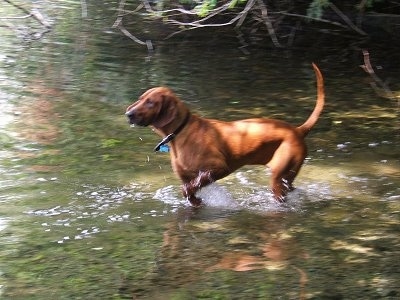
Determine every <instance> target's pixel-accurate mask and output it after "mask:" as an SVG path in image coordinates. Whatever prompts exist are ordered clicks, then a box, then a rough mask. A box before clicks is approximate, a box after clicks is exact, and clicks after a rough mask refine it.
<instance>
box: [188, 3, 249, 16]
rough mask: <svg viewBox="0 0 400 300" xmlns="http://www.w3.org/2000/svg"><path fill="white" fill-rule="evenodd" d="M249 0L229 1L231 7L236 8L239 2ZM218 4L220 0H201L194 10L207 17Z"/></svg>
mask: <svg viewBox="0 0 400 300" xmlns="http://www.w3.org/2000/svg"><path fill="white" fill-rule="evenodd" d="M180 2H181V3H184V2H186V3H188V2H190V0H180ZM246 2H247V0H231V1H229V8H231V9H232V8H235V7H236V6H238V5H239V4H243V3H246ZM217 4H218V0H203V1H200V2H199V4H198V5H197V6H196V7H195V8H194V10H195V11H196V13H197V15H198V16H199V17H202V18H204V17H206V16H208V15H209V14H210V13H211V11H212V10H213V9H215V8H216V7H217Z"/></svg>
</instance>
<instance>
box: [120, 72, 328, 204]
mask: <svg viewBox="0 0 400 300" xmlns="http://www.w3.org/2000/svg"><path fill="white" fill-rule="evenodd" d="M313 68H314V71H315V74H316V77H317V90H318V97H317V103H316V106H315V108H314V111H313V112H312V113H311V115H310V116H309V118H308V119H307V121H306V122H305V123H304V124H303V125H301V126H299V127H294V126H292V125H289V124H288V123H286V122H284V121H279V120H273V119H247V120H239V121H234V122H223V121H218V120H212V119H205V118H201V117H199V116H196V115H193V114H192V113H191V112H190V111H189V109H188V108H187V107H186V106H185V105H184V104H183V102H182V101H181V100H180V99H179V98H178V97H177V96H176V95H175V94H174V93H173V92H172V91H171V90H170V89H169V88H166V87H156V88H152V89H150V90H148V91H146V92H145V93H144V94H143V95H142V96H140V98H139V100H138V101H137V102H135V103H133V104H132V105H130V106H129V107H128V108H127V110H126V116H127V117H128V118H129V123H130V124H135V125H139V126H149V125H151V126H152V127H153V128H154V129H155V131H156V133H157V134H159V135H160V136H162V137H163V138H164V139H163V140H162V141H161V142H160V143H159V144H158V145H157V147H156V148H155V151H158V150H159V148H160V147H161V146H163V145H165V144H166V143H170V145H171V163H172V167H173V169H174V171H175V173H176V174H177V175H178V176H179V178H180V179H181V180H182V182H183V195H184V196H185V197H186V198H187V199H188V200H189V201H190V203H191V204H192V205H193V206H200V204H201V199H200V198H198V197H196V192H197V191H198V190H199V189H201V188H202V187H204V186H206V185H208V184H210V183H211V182H213V181H216V180H218V179H221V178H223V177H225V176H227V175H229V174H230V173H232V172H233V171H235V170H237V169H238V168H240V167H242V166H244V165H255V164H261V165H266V166H268V167H269V168H270V170H271V188H272V193H273V194H274V196H275V199H277V200H278V201H283V200H284V196H285V195H286V194H287V192H288V191H290V190H292V189H293V186H292V183H293V180H294V179H295V177H296V175H297V173H298V172H299V170H300V168H301V165H302V164H303V161H304V158H305V157H306V155H307V146H306V144H305V142H304V138H305V136H306V135H307V134H308V132H309V131H310V129H311V128H312V127H313V126H314V125H315V123H316V122H317V120H318V118H319V115H320V113H321V111H322V109H323V107H324V103H325V100H324V98H325V94H324V84H323V77H322V74H321V72H320V70H319V69H318V67H317V66H316V65H315V64H313Z"/></svg>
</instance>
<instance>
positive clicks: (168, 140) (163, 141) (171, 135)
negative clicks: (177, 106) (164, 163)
mask: <svg viewBox="0 0 400 300" xmlns="http://www.w3.org/2000/svg"><path fill="white" fill-rule="evenodd" d="M190 116H191V113H190V112H188V113H187V114H186V117H185V118H184V119H183V121H182V123H181V124H180V125H179V126H178V127H177V128H176V129H175V130H174V131H173V132H172V133H170V134H167V135H166V136H165V138H163V139H162V140H161V142H159V143H158V144H157V146H156V147H155V148H154V151H155V152H157V151H160V148H161V147H162V146H164V145H165V144H168V143H169V142H170V141H172V140H173V139H174V138H175V137H176V136H177V135H178V134H179V132H181V131H182V129H183V128H184V127H185V126H186V124H187V123H188V122H189V119H190ZM165 134H166V133H165Z"/></svg>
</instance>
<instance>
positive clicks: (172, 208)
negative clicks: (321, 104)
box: [0, 1, 400, 299]
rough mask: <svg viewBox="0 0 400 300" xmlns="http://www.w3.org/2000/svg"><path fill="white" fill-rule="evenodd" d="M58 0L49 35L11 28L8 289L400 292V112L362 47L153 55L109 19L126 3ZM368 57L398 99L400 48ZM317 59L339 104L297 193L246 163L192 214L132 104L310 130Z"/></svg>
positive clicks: (231, 295) (7, 53)
mask: <svg viewBox="0 0 400 300" xmlns="http://www.w3.org/2000/svg"><path fill="white" fill-rule="evenodd" d="M44 4H46V5H45V6H42V7H41V8H42V10H41V11H42V12H43V13H46V15H47V16H49V18H50V19H51V21H52V23H53V24H54V28H53V29H52V31H51V32H48V33H47V34H45V36H44V37H43V38H42V39H40V40H33V41H30V42H29V43H28V42H24V41H22V40H21V38H20V37H19V36H18V35H17V34H15V32H12V31H10V30H9V29H7V28H2V27H0V30H1V39H2V43H1V46H0V49H1V51H0V52H1V53H2V54H1V55H0V77H1V81H0V86H1V91H0V105H1V111H0V141H1V144H2V148H1V150H0V185H1V194H0V205H1V211H0V244H1V247H0V295H1V297H2V298H4V299H45V298H52V299H95V298H96V299H98V298H100V299H132V298H134V299H142V298H148V299H199V298H200V299H201V298H204V299H246V298H249V299H250V298H252V299H253V298H255V299H299V298H301V299H326V298H336V299H361V298H363V299H368V298H387V299H396V298H398V297H399V295H400V289H399V284H398V283H399V281H400V274H399V269H400V266H399V262H398V257H399V251H400V248H399V245H400V240H399V236H400V235H399V229H400V227H399V214H400V205H399V200H400V188H399V186H400V185H399V183H400V166H399V153H398V149H399V144H400V143H399V135H398V133H399V132H398V128H399V127H398V125H399V123H398V107H397V106H396V105H397V103H396V102H395V101H393V100H389V99H386V98H381V97H378V96H377V94H376V93H375V91H374V90H373V89H372V88H371V87H370V85H369V83H368V76H367V75H366V74H365V73H363V72H362V70H360V68H359V65H360V64H362V57H360V56H359V53H358V52H357V51H354V52H353V53H352V55H348V56H346V57H343V53H346V51H348V50H346V51H343V52H341V50H340V49H339V50H338V49H336V48H329V47H328V48H327V49H318V50H317V51H315V50H314V51H313V50H310V49H308V50H309V51H306V50H307V49H300V51H296V50H293V51H282V50H272V49H265V48H263V47H260V48H255V49H250V54H249V55H244V54H243V53H242V52H241V51H240V50H239V49H238V48H237V45H236V44H235V43H234V39H233V40H230V39H228V40H229V42H228V41H219V42H218V41H217V40H216V39H214V40H213V41H208V42H204V43H203V42H202V43H200V42H196V41H185V42H182V41H180V40H171V41H164V42H159V43H157V45H156V50H155V52H154V54H153V55H151V56H149V54H148V53H147V51H146V49H143V48H140V47H139V46H138V45H135V44H133V43H131V42H130V41H129V40H127V39H126V38H124V37H121V35H119V34H118V33H117V32H115V31H112V30H110V26H111V25H112V23H113V21H114V18H115V16H114V14H113V13H105V12H113V9H114V8H115V7H116V3H114V2H107V3H104V4H102V5H99V6H96V7H91V6H90V5H89V7H88V17H87V18H82V10H81V5H80V4H81V2H80V1H75V2H74V1H66V2H63V1H59V2H58V3H57V4H52V5H50V4H49V3H44V2H40V1H39V2H37V5H39V6H40V5H44ZM0 11H1V12H2V14H4V13H9V12H7V11H5V12H4V11H3V10H0ZM370 51H371V53H373V54H374V56H373V58H374V62H376V63H377V64H380V65H382V66H383V69H382V70H381V71H380V72H379V75H380V76H381V77H382V78H383V79H385V80H388V82H389V83H390V84H389V85H390V87H391V88H392V90H393V92H394V93H395V95H397V94H398V90H399V83H398V82H397V78H398V77H399V73H398V65H396V61H397V62H398V61H399V60H396V59H395V58H394V57H393V55H394V54H395V53H391V52H390V51H388V52H382V51H378V50H376V51H373V49H372V48H371V50H370ZM305 52H307V54H306V55H305V54H304V53H305ZM338 52H339V53H338ZM339 58H340V59H339ZM311 61H316V62H317V63H318V64H319V66H320V67H321V69H322V71H323V73H324V76H325V81H326V92H327V98H326V100H327V105H326V109H325V110H324V112H323V115H322V117H321V119H320V121H319V122H318V124H317V126H316V127H315V128H314V129H313V130H312V132H311V134H310V135H309V137H308V138H307V143H308V145H309V155H308V157H307V160H306V162H305V165H304V167H303V169H302V170H301V172H300V174H299V176H298V178H297V179H296V181H295V184H296V188H297V189H296V190H295V191H294V192H292V193H291V194H290V195H289V196H288V201H287V202H286V203H285V204H283V205H280V204H278V203H276V202H275V201H274V200H273V198H272V196H271V193H270V192H269V190H268V186H267V184H268V170H266V169H265V168H263V167H244V168H242V169H240V170H239V171H237V172H235V173H234V174H232V175H230V176H228V177H227V178H225V179H223V180H220V181H219V182H218V183H215V184H213V185H211V186H209V187H207V188H206V189H204V190H202V191H201V196H202V197H203V198H204V200H205V204H206V205H205V207H203V208H201V209H192V208H191V207H190V206H189V205H188V203H187V201H186V200H185V199H183V198H182V196H181V191H180V182H179V181H178V180H177V179H176V177H175V176H174V175H173V173H172V170H171V167H170V164H169V157H168V154H163V153H153V152H152V149H153V148H154V146H155V145H156V144H157V143H158V142H159V137H157V136H156V135H155V134H154V133H153V132H152V131H151V130H150V129H149V128H137V127H134V128H130V127H129V125H128V124H127V121H126V119H125V117H124V115H123V114H124V111H125V107H126V106H127V105H129V104H130V103H131V102H132V101H134V100H135V99H137V97H138V96H139V95H140V94H141V93H142V92H144V91H145V90H146V89H147V88H149V87H152V86H157V85H168V86H170V87H171V88H172V89H174V91H176V92H177V94H178V95H179V96H180V97H181V98H182V99H184V100H185V102H186V103H187V104H188V105H189V106H190V107H191V109H192V110H193V111H195V112H196V113H198V114H199V115H202V116H205V117H212V118H220V119H225V120H233V119H238V118H247V117H250V116H251V117H257V116H270V117H274V118H281V119H284V120H287V121H289V122H291V123H294V124H300V123H302V122H303V121H304V120H305V119H306V118H307V116H308V114H309V113H310V111H311V110H312V107H313V105H314V101H315V79H314V74H313V71H312V68H311V64H310V63H311Z"/></svg>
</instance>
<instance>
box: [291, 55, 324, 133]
mask: <svg viewBox="0 0 400 300" xmlns="http://www.w3.org/2000/svg"><path fill="white" fill-rule="evenodd" d="M312 66H313V68H314V72H315V75H316V77H317V103H316V104H315V107H314V110H313V112H312V113H311V115H310V116H309V117H308V119H307V121H305V122H304V123H303V124H302V125H300V126H299V127H297V131H298V132H300V133H301V134H302V135H303V136H306V135H307V134H308V133H309V132H310V130H311V128H313V127H314V125H315V123H317V121H318V118H319V115H320V114H321V112H322V109H323V108H324V104H325V91H324V78H323V77H322V74H321V71H320V70H319V69H318V67H317V65H316V64H314V63H313V64H312Z"/></svg>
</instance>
